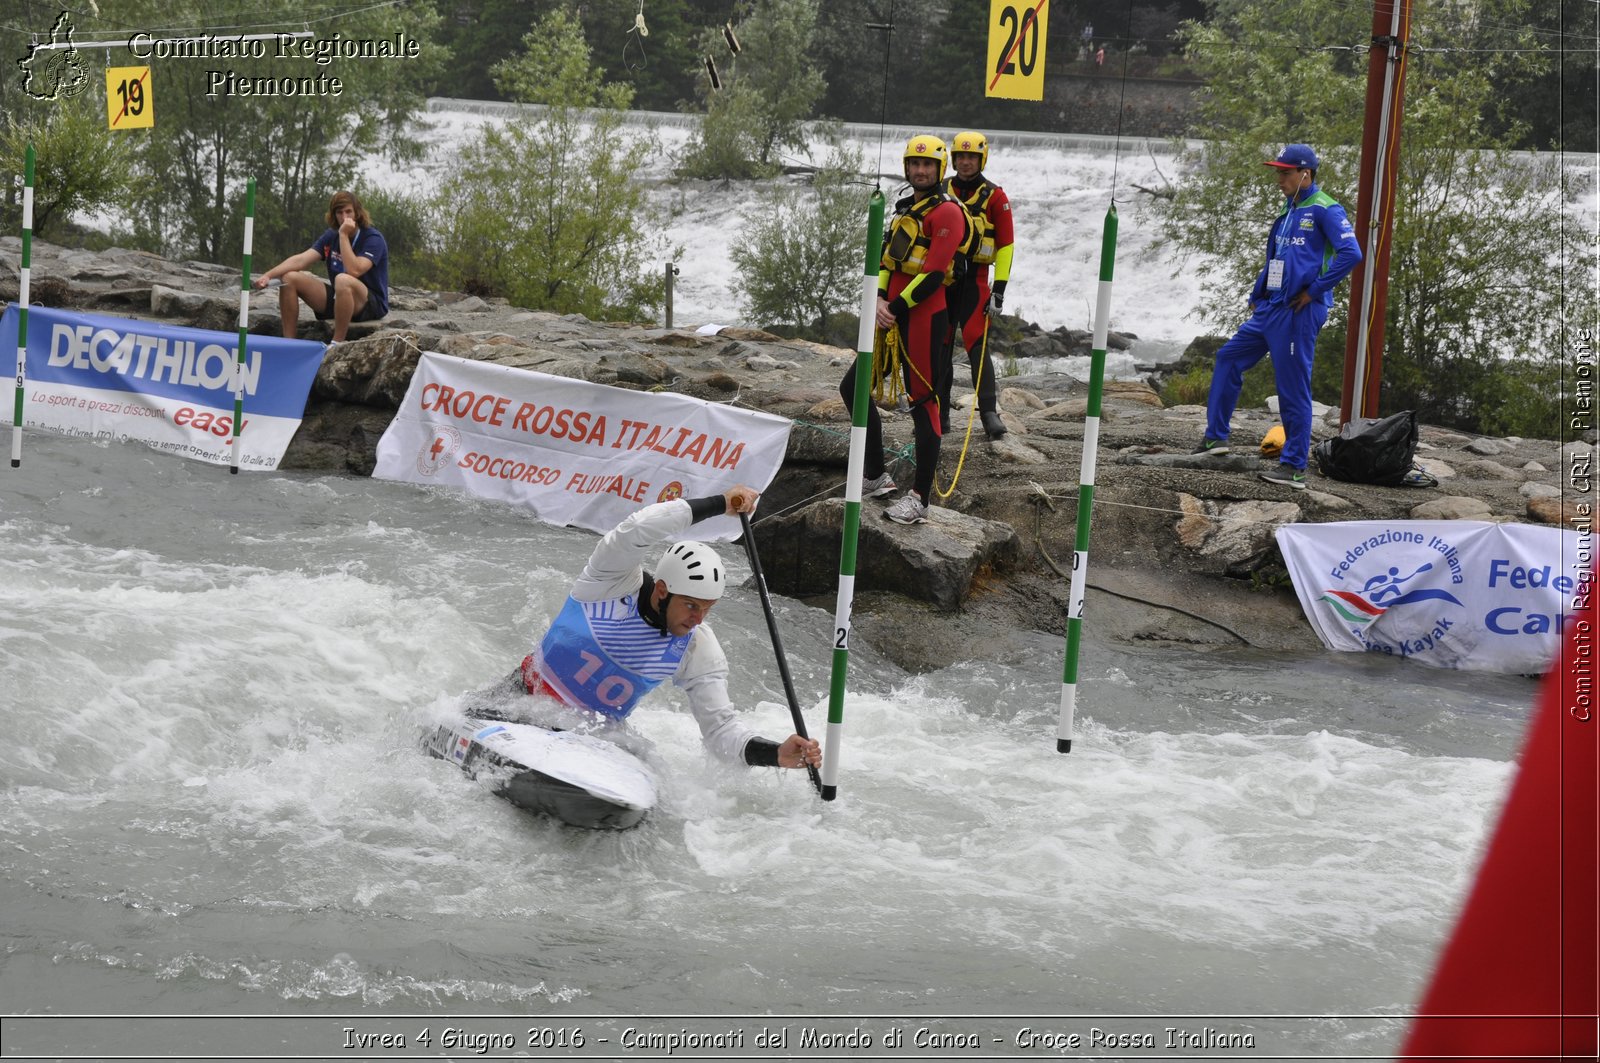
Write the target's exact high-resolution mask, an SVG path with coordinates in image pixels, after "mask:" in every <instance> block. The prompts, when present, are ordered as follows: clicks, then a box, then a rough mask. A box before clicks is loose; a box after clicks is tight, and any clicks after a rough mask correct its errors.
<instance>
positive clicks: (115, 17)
mask: <svg viewBox="0 0 1600 1063" xmlns="http://www.w3.org/2000/svg"><path fill="white" fill-rule="evenodd" d="M100 10H101V13H102V15H103V17H105V18H106V19H108V20H110V21H111V22H112V23H113V24H114V25H116V26H120V27H124V28H123V29H121V30H120V35H123V36H125V35H126V34H127V32H128V31H127V30H126V28H125V27H127V26H161V27H181V28H182V29H181V30H163V31H162V32H161V33H159V34H157V36H178V35H179V33H180V32H181V33H201V32H208V31H209V32H212V33H217V32H218V31H219V30H220V29H222V28H223V27H222V26H220V25H219V21H221V20H222V16H219V15H218V13H217V11H216V9H215V7H214V5H212V4H209V3H206V2H205V0H104V2H103V3H102V4H101V8H100ZM250 18H251V24H252V26H254V27H257V31H258V32H270V31H272V30H275V29H282V30H283V31H285V32H295V31H302V30H304V29H305V28H306V25H307V23H306V13H305V10H304V8H303V6H297V5H295V4H291V3H289V2H287V0H262V2H261V3H259V4H257V5H255V6H254V7H253V8H252V9H251V14H250ZM437 24H438V16H437V14H436V13H435V11H434V9H433V6H432V3H431V0H417V2H414V3H409V4H405V5H400V6H397V5H375V6H370V7H367V8H363V9H361V10H358V11H352V12H350V13H348V14H344V15H341V16H340V17H339V19H338V21H337V23H330V22H328V21H327V20H319V21H316V22H313V23H311V32H312V33H313V34H314V35H315V36H314V38H313V39H311V40H310V41H309V42H304V43H297V44H296V45H295V46H294V48H293V49H292V50H291V49H290V48H288V47H286V46H284V45H281V44H280V43H279V42H278V41H273V40H268V41H263V42H260V45H261V50H262V53H263V55H262V57H261V58H254V57H249V58H206V57H197V58H162V57H160V56H159V55H157V56H154V57H150V58H148V62H149V63H150V65H151V71H152V80H153V84H154V106H155V127H154V129H152V130H146V131H144V133H143V134H142V135H137V134H130V135H137V137H138V144H139V157H140V165H141V168H142V169H143V171H144V172H145V173H146V174H148V175H149V176H150V178H151V180H150V182H149V183H148V186H147V188H146V190H145V191H144V193H143V194H142V195H140V196H138V197H137V198H136V199H135V200H133V201H132V203H131V204H130V207H131V211H132V212H133V213H135V214H137V215H138V216H139V217H141V218H143V219H146V220H147V223H148V224H149V225H150V226H151V227H153V228H154V229H155V231H156V232H158V233H160V234H161V236H162V239H163V245H164V246H163V250H164V251H166V252H167V253H169V254H188V255H193V256H195V257H198V258H202V259H206V260H209V261H234V260H237V258H238V255H239V250H240V234H241V232H242V230H243V221H242V214H243V207H244V187H245V183H246V181H247V180H248V179H249V178H251V177H254V178H255V179H256V228H255V238H256V244H255V252H256V255H257V256H258V258H260V259H268V258H271V257H273V256H275V255H276V256H279V257H282V256H283V255H285V254H288V253H290V252H293V251H299V250H304V249H305V248H306V247H307V246H309V245H310V242H311V240H312V239H313V238H314V237H315V236H316V234H317V232H318V231H320V226H321V224H322V221H321V219H322V215H323V212H324V211H325V210H326V208H327V202H328V197H329V195H330V194H331V193H332V192H334V191H337V190H339V189H341V188H349V187H351V186H352V185H354V184H355V183H356V181H355V180H354V174H355V171H356V169H357V166H358V164H359V163H360V162H361V161H363V160H364V159H366V158H368V157H370V156H372V155H375V154H381V155H384V156H386V157H387V158H389V159H391V160H395V161H400V160H406V159H411V158H415V157H416V156H417V155H418V154H419V153H420V151H421V145H420V143H419V142H418V141H417V140H416V138H415V137H414V136H413V135H412V133H413V132H414V122H415V120H416V115H417V112H418V111H419V110H420V108H421V106H422V104H423V97H422V95H421V91H420V86H421V85H422V84H423V82H424V81H425V80H426V79H427V78H429V77H430V76H431V72H432V71H433V70H435V69H436V68H438V67H439V66H440V65H442V63H443V62H444V60H445V59H446V58H447V55H446V53H445V52H444V50H443V49H442V48H440V47H438V46H437V45H435V44H434V43H433V39H434V35H435V30H436V27H437ZM229 25H231V23H229ZM396 35H400V36H401V37H402V39H405V40H411V41H415V42H417V44H418V55H417V56H416V57H415V58H381V59H380V58H359V57H349V56H344V55H337V54H331V51H330V50H331V49H333V48H335V47H337V46H340V45H342V44H343V43H345V42H360V41H372V42H380V41H387V42H393V41H394V40H395V38H396ZM307 45H309V48H307ZM308 53H309V54H308ZM130 54H131V55H132V59H133V61H135V62H140V61H143V60H142V59H141V57H140V56H139V55H138V54H136V53H130ZM230 75H231V80H230ZM257 79H268V80H265V81H258V80H257ZM284 79H288V80H287V82H286V81H285V80H284ZM319 79H320V80H319ZM334 79H337V82H338V85H337V91H336V90H335V86H334V84H333V82H334ZM286 86H292V89H291V88H288V87H286ZM267 89H271V91H266V90H267ZM378 221H379V225H380V227H381V224H382V220H381V219H378Z"/></svg>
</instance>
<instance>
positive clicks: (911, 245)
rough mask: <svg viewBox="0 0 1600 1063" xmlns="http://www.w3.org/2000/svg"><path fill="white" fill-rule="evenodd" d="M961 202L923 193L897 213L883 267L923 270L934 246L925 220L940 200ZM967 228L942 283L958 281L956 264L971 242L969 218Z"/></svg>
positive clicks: (941, 194)
mask: <svg viewBox="0 0 1600 1063" xmlns="http://www.w3.org/2000/svg"><path fill="white" fill-rule="evenodd" d="M960 202H961V201H960V200H959V199H957V198H956V197H955V196H952V195H949V194H948V193H945V192H938V193H935V194H934V195H931V196H924V197H923V198H922V199H920V200H918V201H917V202H916V203H913V204H912V205H911V206H910V207H908V208H907V209H906V210H905V211H903V212H901V213H899V214H896V215H895V216H894V221H892V222H891V223H890V225H889V232H888V234H887V235H886V236H885V237H884V241H883V257H882V258H881V259H880V260H879V261H880V264H881V265H882V268H884V269H892V270H898V271H899V272H901V273H911V274H917V273H921V272H923V270H922V264H923V262H924V261H925V260H926V259H927V256H928V248H929V247H931V246H932V244H933V241H931V240H930V239H928V237H927V235H925V234H924V233H923V231H922V220H923V219H924V218H926V217H927V216H928V215H929V213H931V212H932V211H933V208H934V207H937V206H938V205H939V204H941V203H956V204H959V203H960ZM963 213H965V208H963ZM966 230H967V231H966V232H965V233H964V234H963V235H962V237H961V240H960V241H959V243H958V244H957V246H956V254H955V257H954V259H952V261H951V263H950V268H949V269H947V270H945V271H944V281H943V283H944V285H945V286H946V287H948V286H949V285H951V284H953V283H955V280H956V277H957V274H958V272H959V270H958V269H957V266H958V264H959V263H960V262H961V261H962V260H963V256H964V255H966V254H967V248H968V247H969V246H970V245H971V242H972V239H973V228H972V223H971V221H970V219H969V220H968V221H967V223H966Z"/></svg>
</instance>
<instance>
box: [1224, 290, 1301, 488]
mask: <svg viewBox="0 0 1600 1063" xmlns="http://www.w3.org/2000/svg"><path fill="white" fill-rule="evenodd" d="M1327 320H1328V308H1327V307H1326V306H1324V305H1322V304H1321V303H1319V302H1312V303H1311V305H1310V306H1307V307H1306V308H1305V309H1304V310H1300V311H1294V310H1290V309H1289V307H1288V306H1287V305H1285V304H1283V303H1267V304H1258V308H1257V310H1256V312H1255V313H1254V314H1252V315H1251V317H1250V320H1249V321H1246V322H1245V323H1244V324H1243V325H1241V326H1239V331H1238V332H1235V333H1234V334H1233V338H1232V339H1231V340H1229V341H1228V342H1227V343H1224V344H1223V345H1222V347H1221V348H1220V349H1219V350H1218V351H1217V365H1216V368H1215V369H1214V370H1212V373H1211V396H1210V398H1208V399H1207V400H1206V438H1207V439H1227V438H1228V422H1229V421H1230V420H1231V419H1232V418H1233V408H1234V406H1235V405H1236V404H1237V403H1238V401H1239V389H1240V388H1241V387H1243V386H1244V373H1245V370H1247V369H1249V368H1250V367H1251V366H1253V365H1255V364H1256V363H1257V362H1259V361H1261V356H1262V355H1264V354H1270V355H1272V378H1273V380H1274V381H1275V382H1276V383H1277V385H1278V417H1279V419H1280V420H1282V421H1283V434H1284V442H1283V454H1282V456H1280V457H1279V458H1278V461H1279V462H1281V463H1282V464H1284V465H1292V466H1294V467H1295V468H1297V469H1304V468H1305V467H1306V459H1307V457H1309V455H1310V453H1311V363H1312V359H1313V358H1314V357H1315V354H1316V346H1317V333H1319V332H1321V331H1322V326H1323V324H1324V323H1325V322H1326V321H1327Z"/></svg>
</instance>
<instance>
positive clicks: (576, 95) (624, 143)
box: [431, 9, 661, 319]
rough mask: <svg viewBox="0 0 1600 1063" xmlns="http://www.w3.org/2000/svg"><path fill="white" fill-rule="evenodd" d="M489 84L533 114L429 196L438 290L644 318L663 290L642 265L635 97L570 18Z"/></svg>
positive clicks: (649, 148)
mask: <svg viewBox="0 0 1600 1063" xmlns="http://www.w3.org/2000/svg"><path fill="white" fill-rule="evenodd" d="M495 76H496V80H497V83H498V84H499V85H500V87H501V89H502V91H504V92H506V93H507V94H508V95H513V96H516V97H520V98H524V99H527V100H528V101H529V102H530V104H531V103H532V102H533V101H537V105H532V106H529V107H528V109H527V110H526V111H524V112H523V113H521V114H520V115H518V116H517V117H514V118H512V119H510V120H508V121H507V122H506V123H505V126H504V128H500V129H497V128H494V127H489V128H486V129H485V130H484V132H483V133H482V134H481V135H480V136H479V137H478V139H476V140H475V141H473V142H471V143H470V144H468V145H467V146H466V147H465V148H464V149H463V150H462V152H461V158H460V164H459V165H458V166H456V167H454V168H453V169H452V171H451V175H450V176H449V177H448V178H447V179H446V180H445V181H444V183H443V184H442V185H441V187H440V189H439V191H438V194H437V195H436V196H435V197H434V201H433V209H432V212H431V217H432V227H433V240H434V246H435V248H436V255H437V261H438V265H439V270H440V276H439V281H440V283H442V284H444V285H445V286H447V287H455V288H460V289H461V290H465V291H477V292H483V293H492V294H499V295H504V296H505V297H506V298H508V299H510V300H511V301H512V302H513V303H516V304H517V305H519V306H526V307H529V308H531V309H535V310H549V311H554V312H557V313H579V314H584V315H586V316H588V317H594V318H603V317H626V318H635V319H636V318H640V317H643V316H645V315H646V314H648V313H649V308H650V307H653V306H654V305H656V304H657V303H658V301H659V298H660V286H661V280H660V278H659V277H658V276H657V275H656V273H655V271H654V269H646V268H645V267H644V266H643V265H642V263H644V262H645V261H647V260H648V261H654V258H652V256H651V252H652V251H654V250H656V249H657V245H658V244H659V241H658V240H656V239H655V238H653V237H652V236H651V235H650V233H651V232H653V231H654V229H655V226H654V225H653V214H652V211H651V209H650V207H649V204H648V203H647V201H646V199H645V194H644V189H643V188H642V186H641V185H639V184H638V183H637V182H636V181H635V180H634V174H635V171H636V170H637V169H638V160H639V159H641V158H646V157H649V156H650V155H651V154H652V153H654V152H655V151H656V150H657V145H656V140H655V137H654V134H653V133H645V134H642V135H641V134H638V133H636V132H633V131H632V130H630V127H629V126H628V125H627V123H626V115H625V113H624V108H626V107H627V105H628V104H629V102H631V99H632V94H633V93H632V89H631V88H630V87H629V86H627V85H622V84H616V83H611V82H607V81H606V80H605V73H604V71H603V70H601V69H599V68H597V67H595V66H594V65H593V64H592V62H591V61H590V56H589V48H588V45H587V44H586V43H585V41H584V38H583V32H582V26H581V25H580V24H579V23H578V21H577V19H576V18H575V17H574V16H573V15H572V14H570V13H569V12H567V11H566V10H565V9H557V10H555V11H552V12H551V13H550V14H548V15H546V16H544V17H543V18H541V19H540V20H539V22H538V23H536V24H535V25H534V27H533V29H532V31H531V32H529V33H528V34H527V35H526V36H525V37H524V38H523V51H522V52H521V53H520V54H519V55H517V56H515V57H513V58H512V59H509V60H506V61H504V62H502V63H501V64H500V65H498V66H497V67H496V68H495Z"/></svg>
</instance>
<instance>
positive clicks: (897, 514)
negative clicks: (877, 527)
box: [883, 491, 928, 524]
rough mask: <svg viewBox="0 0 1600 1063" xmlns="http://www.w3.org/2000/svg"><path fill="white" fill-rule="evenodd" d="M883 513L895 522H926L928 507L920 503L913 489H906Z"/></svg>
mask: <svg viewBox="0 0 1600 1063" xmlns="http://www.w3.org/2000/svg"><path fill="white" fill-rule="evenodd" d="M883 515H884V516H885V517H887V518H888V519H889V520H892V521H894V522H895V523H896V524H926V523H928V507H927V506H925V505H923V504H922V499H920V498H918V497H917V493H916V492H915V491H907V492H906V493H905V494H903V495H901V496H900V501H898V502H896V503H895V504H894V505H892V506H890V507H889V508H888V509H886V510H884V511H883Z"/></svg>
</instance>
